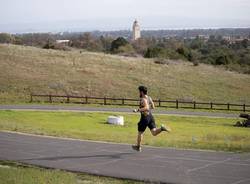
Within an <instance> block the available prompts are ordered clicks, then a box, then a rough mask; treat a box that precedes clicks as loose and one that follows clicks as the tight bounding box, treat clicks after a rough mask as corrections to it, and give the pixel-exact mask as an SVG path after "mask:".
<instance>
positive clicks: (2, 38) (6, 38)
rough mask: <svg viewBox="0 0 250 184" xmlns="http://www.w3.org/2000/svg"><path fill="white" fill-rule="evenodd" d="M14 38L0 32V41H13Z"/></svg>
mask: <svg viewBox="0 0 250 184" xmlns="http://www.w3.org/2000/svg"><path fill="white" fill-rule="evenodd" d="M14 40H15V38H14V37H13V36H12V35H10V34H8V33H0V43H13V42H14Z"/></svg>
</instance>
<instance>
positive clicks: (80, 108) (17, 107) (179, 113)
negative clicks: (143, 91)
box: [0, 105, 239, 118]
mask: <svg viewBox="0 0 250 184" xmlns="http://www.w3.org/2000/svg"><path fill="white" fill-rule="evenodd" d="M132 109H133V107H131V108H112V107H86V106H63V105H0V110H30V111H73V112H120V113H131V112H132ZM153 113H154V114H162V115H176V116H201V117H215V118H216V117H219V118H237V117H238V116H239V114H235V113H233V114H230V113H221V112H207V111H198V110H197V111H184V110H156V111H154V112H153Z"/></svg>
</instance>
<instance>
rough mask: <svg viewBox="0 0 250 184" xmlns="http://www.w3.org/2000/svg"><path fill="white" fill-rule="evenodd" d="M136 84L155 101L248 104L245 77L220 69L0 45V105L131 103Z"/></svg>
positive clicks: (248, 86) (249, 96)
mask: <svg viewBox="0 0 250 184" xmlns="http://www.w3.org/2000/svg"><path fill="white" fill-rule="evenodd" d="M140 84H144V85H147V86H148V87H149V89H150V95H151V96H153V97H154V98H161V99H186V100H196V101H214V102H226V103H227V102H231V103H248V104H249V103H250V75H244V74H238V73H235V72H230V71H226V70H224V69H223V68H219V67H213V66H209V65H204V64H201V65H199V66H193V64H192V63H188V62H183V61H170V62H169V64H167V65H159V64H155V63H154V61H153V60H150V59H143V58H126V57H120V56H113V55H108V54H104V53H91V52H85V51H83V52H80V51H79V50H73V51H56V50H44V49H40V48H35V47H28V46H16V45H5V44H0V103H23V102H27V101H28V100H29V96H28V95H29V94H30V93H31V92H33V93H46V94H48V93H53V94H73V95H92V96H109V97H128V98H129V97H131V98H136V97H137V86H138V85H140Z"/></svg>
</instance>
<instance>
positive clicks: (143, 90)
mask: <svg viewBox="0 0 250 184" xmlns="http://www.w3.org/2000/svg"><path fill="white" fill-rule="evenodd" d="M138 89H139V94H140V107H139V109H135V110H134V112H140V113H141V119H140V122H139V123H138V136H137V145H132V148H133V149H134V150H136V151H141V141H142V137H143V133H144V131H145V130H146V128H147V127H148V128H149V129H150V131H151V133H152V135H153V136H157V135H158V134H160V133H161V132H163V131H166V132H170V131H171V129H170V128H169V127H167V126H166V127H165V126H164V125H161V127H160V128H156V125H155V120H154V117H153V115H152V112H151V109H154V108H155V106H154V102H153V100H152V99H151V97H150V96H147V87H145V86H139V88H138Z"/></svg>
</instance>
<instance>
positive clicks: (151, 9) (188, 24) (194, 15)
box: [0, 0, 250, 32]
mask: <svg viewBox="0 0 250 184" xmlns="http://www.w3.org/2000/svg"><path fill="white" fill-rule="evenodd" d="M135 18H137V19H138V21H139V23H140V24H141V26H142V28H143V29H175V28H177V29H180V28H219V27H250V0H0V31H2V32H4V31H5V32H25V31H67V30H75V31H76V30H82V31H86V30H87V31H90V30H116V29H130V28H131V24H132V21H133V20H134V19H135Z"/></svg>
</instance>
